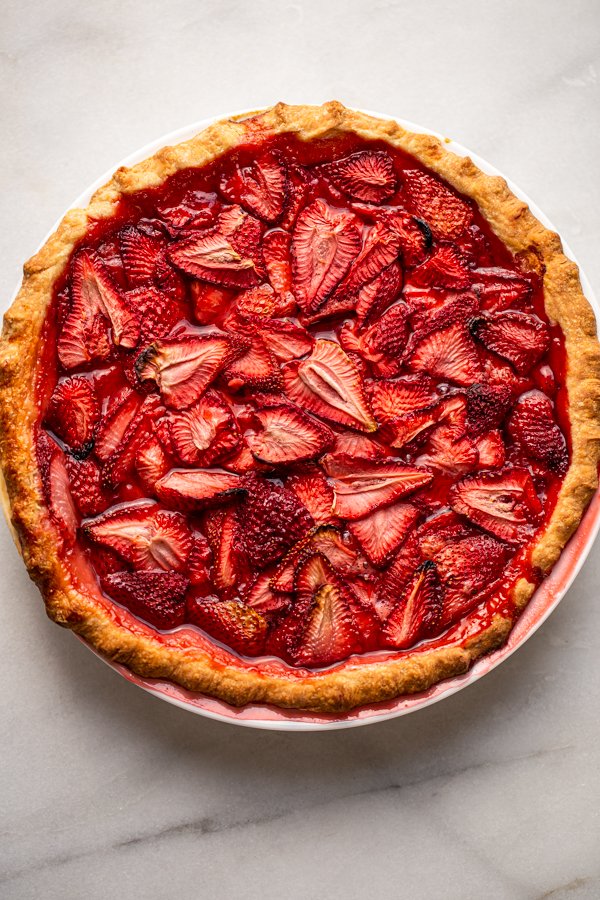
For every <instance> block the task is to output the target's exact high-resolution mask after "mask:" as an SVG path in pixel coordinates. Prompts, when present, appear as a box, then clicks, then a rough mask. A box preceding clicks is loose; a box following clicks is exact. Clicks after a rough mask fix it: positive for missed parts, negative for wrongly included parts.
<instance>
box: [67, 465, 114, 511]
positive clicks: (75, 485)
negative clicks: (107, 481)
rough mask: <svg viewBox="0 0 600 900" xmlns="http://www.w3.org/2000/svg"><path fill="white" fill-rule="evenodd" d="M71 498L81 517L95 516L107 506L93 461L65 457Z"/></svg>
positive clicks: (96, 467)
mask: <svg viewBox="0 0 600 900" xmlns="http://www.w3.org/2000/svg"><path fill="white" fill-rule="evenodd" d="M65 465H66V469H67V474H68V476H69V487H70V491H71V496H72V498H73V500H74V502H75V505H76V506H77V509H78V510H79V512H80V513H81V515H82V516H97V515H98V514H99V513H101V512H102V511H103V510H105V509H106V507H107V506H108V505H109V502H110V501H109V495H108V494H107V492H106V490H105V488H104V486H103V484H102V479H101V473H100V469H99V468H98V466H97V465H96V463H95V462H94V460H93V459H84V460H81V461H79V460H77V459H73V457H72V456H66V457H65Z"/></svg>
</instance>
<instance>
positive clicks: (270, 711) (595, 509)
mask: <svg viewBox="0 0 600 900" xmlns="http://www.w3.org/2000/svg"><path fill="white" fill-rule="evenodd" d="M249 112H250V111H241V112H236V113H230V114H229V115H228V116H218V117H215V118H214V119H205V120H202V121H199V122H196V123H194V124H192V125H190V126H187V127H185V128H183V129H180V130H178V131H175V132H171V133H170V134H166V135H164V136H163V137H162V138H160V139H159V140H157V141H155V142H153V143H152V144H149V145H147V146H145V147H143V148H141V149H140V150H139V151H137V152H136V153H134V154H132V155H131V156H129V157H127V158H126V159H125V160H123V161H122V162H121V164H120V165H121V166H131V165H133V164H135V163H137V162H140V161H142V160H144V159H145V158H146V157H148V156H150V155H152V154H153V153H155V152H156V151H158V150H159V149H160V148H161V147H163V146H164V145H166V144H176V143H179V142H180V141H184V140H187V139H188V138H191V137H192V136H193V135H194V134H196V133H197V132H199V131H201V130H203V129H204V128H206V127H207V126H208V125H210V124H212V123H213V122H216V121H220V120H222V119H224V118H243V117H244V116H246V115H248V114H249ZM364 112H367V113H368V114H370V115H373V116H377V117H378V118H380V119H385V118H389V117H388V116H385V115H382V114H380V113H373V112H370V111H364ZM397 121H398V122H399V123H400V124H401V125H402V126H403V127H404V128H406V129H407V130H409V131H413V132H419V133H426V134H433V135H435V136H436V137H438V138H440V139H441V140H443V141H444V143H445V145H446V147H447V148H448V149H449V150H451V151H452V152H453V153H455V154H457V155H459V156H470V157H471V158H472V159H473V161H474V162H475V163H476V165H478V166H479V168H480V169H481V170H482V171H483V172H485V173H487V174H489V175H501V174H502V173H500V172H498V171H497V170H496V169H495V168H494V167H493V166H491V165H490V164H489V163H487V162H486V161H485V160H483V159H481V158H480V157H479V156H477V155H476V154H473V153H471V152H470V151H469V150H467V149H466V148H465V147H463V146H461V145H460V144H456V143H455V142H454V141H450V140H448V139H446V138H444V137H442V136H441V135H439V134H437V135H436V133H435V132H432V131H429V130H428V129H425V128H422V127H421V126H418V125H415V124H414V123H412V122H407V121H406V120H403V119H397ZM110 175H111V172H109V173H106V174H105V175H104V176H102V177H101V178H99V179H98V180H97V181H96V182H95V183H94V184H93V185H91V186H90V187H89V188H88V189H87V190H86V191H85V192H84V193H83V194H82V195H81V196H80V197H78V198H77V200H76V201H75V203H74V204H73V206H75V207H85V206H86V205H87V204H88V203H89V201H90V198H91V196H92V194H93V193H94V192H95V191H96V190H97V189H98V188H99V187H101V186H102V185H103V184H104V183H105V182H106V181H107V180H108V179H109V178H110ZM508 184H509V187H510V188H511V190H512V191H513V193H514V194H515V195H516V196H517V197H519V198H520V199H521V200H523V201H524V202H525V203H527V204H528V205H529V207H530V209H531V211H532V212H533V213H534V215H536V216H537V217H538V219H539V220H540V221H541V222H542V223H543V224H544V225H545V226H546V227H547V228H549V229H552V230H555V229H554V228H553V226H552V224H551V223H550V222H549V221H548V219H547V218H546V216H544V215H543V213H542V212H541V211H540V210H539V209H538V208H537V206H536V205H535V204H534V203H533V202H532V201H531V200H530V198H529V197H528V196H527V195H526V194H524V192H523V191H521V190H520V189H519V188H518V187H516V186H515V185H514V184H512V183H511V182H510V181H508ZM55 227H56V226H55ZM53 230H54V229H53ZM564 251H565V253H566V254H567V256H569V257H570V258H571V259H573V260H574V261H575V262H577V261H576V260H575V257H574V256H573V254H572V252H571V250H570V249H569V248H568V246H564ZM580 275H581V283H582V287H583V290H584V292H585V294H586V296H587V298H588V300H589V301H590V303H591V305H592V307H593V309H594V311H595V313H596V315H597V316H598V315H600V307H599V306H598V302H597V300H596V299H595V297H594V295H593V292H592V289H591V286H590V284H589V282H588V280H587V278H586V277H585V275H584V274H583V272H581V273H580ZM4 505H5V509H6V504H4ZM599 527H600V494H596V496H595V497H594V499H593V501H592V503H591V505H590V506H589V508H588V510H587V512H586V514H585V516H584V517H583V519H582V521H581V524H580V526H579V528H578V530H577V532H576V533H575V535H574V536H573V538H572V539H571V541H570V542H569V544H568V545H567V547H566V548H565V550H564V552H563V553H562V555H561V557H560V560H559V562H558V563H557V565H556V566H555V568H554V570H553V571H552V573H551V574H550V575H549V576H548V577H547V578H546V580H545V581H544V582H543V583H542V585H541V586H540V588H539V589H538V590H537V592H536V593H535V595H534V596H533V598H532V599H531V601H530V602H529V605H528V606H527V607H526V609H525V611H524V613H523V614H522V616H521V617H520V619H519V620H518V621H517V623H516V625H515V626H514V628H513V630H512V631H511V633H510V635H509V638H508V640H507V642H506V643H505V644H504V645H503V646H502V647H500V648H499V649H498V650H496V651H494V652H493V653H491V654H489V655H487V656H484V657H482V658H480V659H479V660H478V661H477V662H476V663H475V665H474V666H473V667H472V668H471V669H470V670H469V671H468V672H467V673H465V674H464V675H461V676H457V677H453V678H449V679H446V680H445V681H442V682H438V683H437V684H435V685H434V686H433V687H431V688H430V689H429V690H427V691H424V692H422V693H418V694H411V695H405V696H401V697H398V698H396V699H394V700H391V701H386V702H382V703H376V704H373V705H369V706H363V707H359V708H355V709H353V710H352V711H351V712H348V713H343V714H316V713H314V712H307V711H302V710H285V709H282V708H276V707H271V706H268V705H259V704H252V705H247V706H245V707H242V708H234V707H232V706H229V705H228V704H227V703H225V702H224V701H221V700H216V699H214V698H210V697H207V696H205V695H201V694H198V693H191V692H189V691H187V690H185V689H184V688H181V687H179V686H177V685H175V684H173V683H171V682H167V681H157V680H152V679H146V678H142V677H139V676H137V675H134V674H133V673H132V672H131V671H130V670H128V669H126V668H125V667H123V666H121V665H118V664H115V663H112V662H109V661H108V660H105V661H106V662H107V664H108V665H110V666H111V668H113V669H115V670H116V671H117V672H118V673H119V674H121V675H122V676H123V677H124V678H127V679H128V680H129V681H132V682H133V683H134V684H137V685H138V686H139V687H141V688H143V689H144V690H146V691H148V692H149V693H152V694H154V695H155V696H158V697H161V698H162V699H164V700H166V701H168V702H169V703H172V704H174V705H176V706H179V707H181V708H183V709H188V710H190V711H192V712H195V713H198V714H200V715H204V716H207V717H209V718H213V719H217V720H220V721H225V722H231V723H234V724H238V725H246V726H250V727H255V728H267V729H273V730H282V731H309V730H328V729H335V728H348V727H351V726H355V725H361V724H367V723H369V722H376V721H384V720H386V719H390V718H394V717H396V716H400V715H404V714H406V713H408V712H412V711H413V710H416V709H419V708H421V707H423V706H428V705H429V704H431V703H434V702H436V701H437V700H440V699H442V698H443V697H445V696H448V695H450V694H453V693H455V692H456V691H458V690H460V689H461V688H463V687H465V686H466V685H468V684H471V683H472V682H473V681H476V680H477V679H479V678H481V676H482V675H484V674H485V673H486V672H488V671H490V670H491V669H493V668H495V667H496V666H497V665H498V664H499V663H500V662H502V660H504V659H506V658H507V657H508V656H510V654H512V653H513V652H514V651H515V650H516V649H517V647H519V646H520V645H521V644H522V643H524V641H525V640H527V638H528V637H529V636H530V635H531V634H533V632H534V631H535V630H536V629H537V628H538V627H539V626H540V625H541V623H542V622H543V621H544V620H545V619H546V618H547V617H548V615H549V614H550V613H551V612H552V610H553V609H554V608H555V607H556V606H557V604H558V603H559V602H560V600H561V599H562V597H563V596H564V594H565V593H566V591H567V590H568V588H569V587H570V585H571V584H572V582H573V580H574V578H575V577H576V575H577V573H578V572H579V570H580V568H581V566H582V564H583V562H584V560H585V558H586V556H587V554H588V552H589V551H590V548H591V546H592V543H593V541H594V538H595V536H596V534H597V532H598V528H599ZM90 649H91V648H90ZM93 652H95V651H93ZM101 658H102V657H101Z"/></svg>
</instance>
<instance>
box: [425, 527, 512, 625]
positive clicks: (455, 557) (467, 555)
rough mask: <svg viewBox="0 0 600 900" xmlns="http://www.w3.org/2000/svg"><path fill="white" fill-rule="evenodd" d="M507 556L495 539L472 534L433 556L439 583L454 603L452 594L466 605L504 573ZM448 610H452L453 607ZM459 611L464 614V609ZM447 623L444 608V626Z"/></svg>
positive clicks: (505, 549) (502, 545)
mask: <svg viewBox="0 0 600 900" xmlns="http://www.w3.org/2000/svg"><path fill="white" fill-rule="evenodd" d="M510 554H511V551H510V549H509V548H508V547H507V546H506V544H503V543H502V542H501V541H498V540H496V538H493V537H491V536H490V535H487V534H475V535H470V536H469V537H464V538H461V539H460V540H457V541H451V542H450V543H448V544H446V545H445V546H444V547H442V548H441V549H440V550H439V551H438V552H437V553H436V554H435V556H434V560H435V564H436V566H437V570H438V574H439V577H440V581H441V583H442V585H443V587H444V588H445V589H446V591H447V592H448V594H449V595H450V596H452V595H454V600H455V601H456V594H460V595H461V596H462V598H463V600H464V601H466V602H468V601H469V600H471V598H473V597H475V598H477V595H481V594H482V593H489V591H490V589H491V588H492V586H493V584H494V582H495V581H496V580H497V579H498V578H499V577H500V575H501V574H502V572H503V571H504V567H505V565H506V563H507V561H508V558H509V557H510ZM477 599H480V597H479V598H477ZM445 606H446V604H444V607H445ZM452 606H453V607H455V603H453V604H452ZM453 611H454V610H453ZM462 611H465V608H464V607H463V610H462ZM448 621H449V618H448V615H447V611H446V608H444V623H445V624H447V623H448Z"/></svg>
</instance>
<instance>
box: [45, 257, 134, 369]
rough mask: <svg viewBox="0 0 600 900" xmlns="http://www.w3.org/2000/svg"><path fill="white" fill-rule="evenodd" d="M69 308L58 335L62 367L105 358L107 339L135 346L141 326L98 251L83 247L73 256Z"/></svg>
mask: <svg viewBox="0 0 600 900" xmlns="http://www.w3.org/2000/svg"><path fill="white" fill-rule="evenodd" d="M71 297H72V302H71V309H70V312H69V314H68V316H67V318H66V320H65V323H64V325H63V328H62V331H61V333H60V336H59V339H58V358H59V359H60V361H61V363H62V365H63V366H64V368H65V369H73V368H75V366H80V365H85V364H86V363H89V362H91V361H92V360H94V359H106V357H107V356H108V355H109V353H110V341H109V339H108V335H107V332H106V324H107V322H108V323H110V325H111V327H112V341H113V343H114V344H116V345H118V346H122V347H127V348H131V347H135V345H136V344H137V342H138V339H139V335H140V326H139V322H138V321H137V319H136V317H135V316H134V314H133V313H132V312H131V311H130V310H129V308H128V307H127V305H126V304H125V302H124V301H123V298H122V297H121V295H120V293H119V291H118V290H117V288H116V286H115V285H114V283H113V281H112V280H111V278H110V275H109V274H108V272H107V270H106V268H105V266H104V265H103V263H102V262H101V261H100V258H99V257H98V256H97V254H95V253H93V252H92V251H87V250H82V251H80V252H79V253H78V254H77V256H76V257H75V261H74V263H73V268H72V275H71Z"/></svg>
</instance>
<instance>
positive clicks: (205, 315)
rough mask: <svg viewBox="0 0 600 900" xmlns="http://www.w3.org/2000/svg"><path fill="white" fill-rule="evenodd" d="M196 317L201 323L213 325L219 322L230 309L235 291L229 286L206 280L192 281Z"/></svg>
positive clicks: (191, 288) (191, 290) (191, 287)
mask: <svg viewBox="0 0 600 900" xmlns="http://www.w3.org/2000/svg"><path fill="white" fill-rule="evenodd" d="M190 294H191V295H192V304H193V308H194V317H195V319H196V321H197V322H199V323H200V325H212V324H213V323H214V322H218V321H219V320H220V319H221V318H222V317H223V315H224V314H225V313H226V312H227V310H228V309H229V307H230V305H231V303H232V302H233V299H234V297H235V292H234V291H231V290H228V289H227V288H223V287H218V286H217V285H216V284H208V283H207V282H205V281H192V283H191V285H190Z"/></svg>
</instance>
